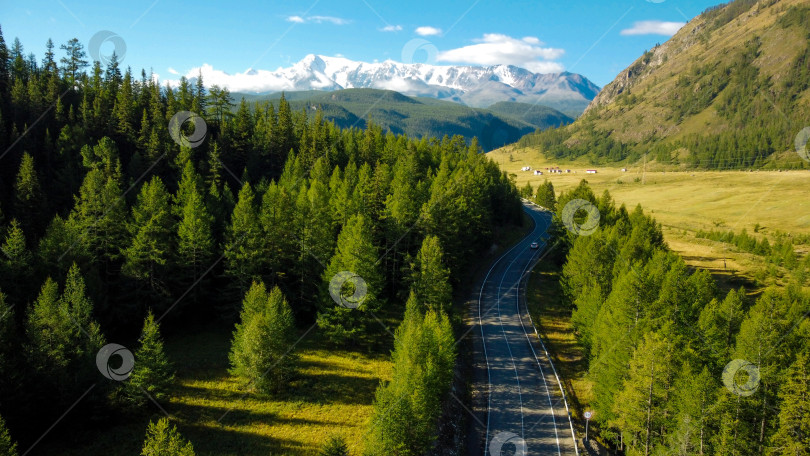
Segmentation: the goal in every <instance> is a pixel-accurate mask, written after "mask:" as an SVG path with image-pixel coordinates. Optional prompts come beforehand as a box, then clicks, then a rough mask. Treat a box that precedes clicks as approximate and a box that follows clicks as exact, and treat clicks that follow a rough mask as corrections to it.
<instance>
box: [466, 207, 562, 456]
mask: <svg viewBox="0 0 810 456" xmlns="http://www.w3.org/2000/svg"><path fill="white" fill-rule="evenodd" d="M524 210H525V211H526V212H527V213H528V214H529V215H530V216H531V218H532V219H533V220H534V223H535V226H534V229H533V230H532V232H531V233H530V234H529V235H528V236H526V237H525V238H523V239H522V240H521V241H520V242H519V243H518V244H517V245H515V246H514V247H513V248H512V249H511V250H509V251H507V252H506V253H505V254H503V256H501V257H500V258H499V259H498V260H497V261H496V262H495V263H494V264H493V265H492V267H491V268H490V270H489V271H488V273H487V275H486V277H485V278H484V281H483V283H482V286H481V289H480V291H479V293H478V324H479V325H480V329H481V341H482V345H483V353H484V361H485V364H486V371H487V379H486V381H487V383H488V385H486V386H485V391H487V392H488V398H487V403H486V404H485V407H486V411H487V413H486V423H485V425H486V426H485V427H486V431H485V435H486V440H485V443H484V448H483V454H484V456H505V455H507V454H510V455H511V454H515V455H516V456H518V455H545V454H548V455H560V456H561V455H577V454H578V450H577V449H576V445H575V443H574V442H575V437H574V430H573V425H572V423H571V420H570V414H569V413H568V407H567V403H566V401H565V398H564V396H563V393H562V390H561V388H560V384H559V380H558V377H557V374H556V373H555V371H554V368H553V366H552V364H551V362H550V360H549V357H548V354H547V353H546V351H545V348H544V347H543V345H542V342H541V341H540V339H539V338H538V337H537V334H536V332H535V330H534V326H533V324H532V322H531V318H530V317H529V315H528V313H527V312H526V306H525V299H526V296H525V289H526V287H525V285H526V280H527V278H528V274H529V272H530V271H531V269H532V267H533V266H534V265H535V264H536V263H537V261H538V260H539V259H540V257H541V256H542V254H543V252H544V250H545V247H546V246H545V242H544V240H543V239H542V238H544V237H545V236H544V235H545V233H546V230H547V229H548V227H549V226H550V224H551V214H550V213H548V212H544V211H542V210H540V209H539V207H537V206H535V205H533V204H531V203H525V202H524ZM532 242H539V244H540V246H539V248H538V249H532V248H531V246H530V245H531V243H532ZM482 424H483V423H482ZM506 442H508V443H509V444H506ZM501 448H503V454H501ZM513 452H514V453H513Z"/></svg>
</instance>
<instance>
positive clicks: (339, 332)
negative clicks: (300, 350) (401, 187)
mask: <svg viewBox="0 0 810 456" xmlns="http://www.w3.org/2000/svg"><path fill="white" fill-rule="evenodd" d="M362 282H364V283H365V284H366V288H365V290H359V291H358V290H357V289H356V288H355V287H356V286H358V284H360V283H362ZM382 283H383V282H382V276H381V274H380V271H379V269H378V256H377V248H376V247H375V246H374V244H373V242H372V239H371V227H370V226H369V223H368V222H367V220H366V218H365V217H363V216H362V215H355V216H353V217H352V218H351V219H349V221H348V222H347V223H346V225H345V226H344V227H343V230H341V232H340V235H339V236H338V240H337V247H336V249H335V254H334V256H333V257H332V259H331V261H330V262H329V266H328V267H327V268H326V271H324V274H323V286H324V291H323V293H322V298H321V309H320V311H319V312H318V326H319V327H320V328H321V329H323V330H324V332H325V333H326V334H327V336H328V337H329V338H330V339H331V340H333V341H335V342H339V343H346V342H349V341H353V342H354V343H357V342H358V339H359V338H362V337H364V336H366V335H367V334H368V332H369V330H370V328H369V325H370V323H371V321H373V320H371V318H372V315H373V312H375V311H377V310H378V309H379V306H380V302H379V298H378V297H379V296H380V293H381V289H382V287H381V285H382ZM338 285H340V286H341V289H340V290H330V287H337V286H338ZM355 294H357V296H356V299H358V300H359V301H358V302H353V301H351V299H355ZM332 295H339V296H338V299H339V300H340V301H341V302H340V303H337V302H335V300H334V297H333V296H332Z"/></svg>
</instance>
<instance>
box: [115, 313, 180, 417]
mask: <svg viewBox="0 0 810 456" xmlns="http://www.w3.org/2000/svg"><path fill="white" fill-rule="evenodd" d="M138 340H139V345H138V348H137V349H136V350H135V367H134V368H133V370H132V375H130V377H129V380H128V381H127V383H126V387H127V396H128V398H129V400H130V401H131V402H133V403H135V404H138V405H143V404H144V403H146V400H147V398H146V397H145V395H144V392H146V393H147V394H149V395H150V396H151V397H152V398H153V399H154V400H157V401H161V400H164V399H166V397H167V396H168V394H169V387H170V386H171V383H172V381H173V380H174V372H173V369H172V365H171V363H170V362H169V359H168V358H167V357H166V353H165V352H164V350H163V340H162V338H161V337H160V326H159V325H158V323H157V322H155V316H154V315H153V314H152V312H151V311H150V312H149V313H148V315H147V316H146V319H145V320H144V322H143V330H142V331H141V337H140V339H138Z"/></svg>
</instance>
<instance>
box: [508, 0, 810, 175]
mask: <svg viewBox="0 0 810 456" xmlns="http://www.w3.org/2000/svg"><path fill="white" fill-rule="evenodd" d="M808 125H810V3H808V2H807V0H782V1H774V0H761V1H752V0H737V1H735V2H732V3H730V4H728V5H724V6H720V7H716V8H712V9H710V10H708V11H707V12H705V13H704V14H702V15H701V16H699V17H697V18H695V19H693V20H692V21H690V22H689V23H688V24H687V25H686V26H685V27H683V28H682V29H681V30H680V31H679V32H678V33H677V34H676V35H675V36H674V37H673V38H672V39H670V40H669V41H667V42H666V43H664V44H662V45H660V46H657V47H655V48H654V49H652V50H651V51H648V52H646V53H645V54H644V55H643V56H642V57H640V58H639V59H638V60H637V61H636V62H634V63H633V64H632V65H631V66H630V67H629V68H627V69H626V70H624V71H623V72H622V73H621V74H619V76H618V77H617V78H616V79H615V80H614V81H613V82H612V83H610V84H609V85H607V86H606V87H605V88H604V89H603V90H602V92H601V93H600V94H599V96H598V97H597V98H596V99H595V100H594V101H593V102H592V103H591V105H590V106H589V108H588V110H587V111H586V113H585V114H584V115H583V116H582V117H580V119H578V120H577V121H576V122H575V123H574V124H572V125H570V126H568V127H566V128H562V129H559V130H554V131H548V132H545V133H542V134H537V135H530V136H528V137H526V138H524V139H523V140H522V142H521V144H522V145H524V146H534V147H539V148H541V149H542V150H543V151H544V152H545V153H546V154H547V155H548V156H549V157H555V158H562V157H567V158H575V157H582V156H584V157H586V158H587V159H588V160H590V161H591V162H618V161H626V162H633V161H636V160H641V159H643V158H644V157H645V155H646V158H647V160H648V161H650V160H655V161H658V162H663V163H672V164H681V165H689V166H693V167H705V168H719V169H727V168H747V167H773V168H776V167H793V168H802V167H804V168H806V167H810V163H807V162H806V161H804V160H802V159H801V158H800V157H799V155H798V154H797V153H796V150H795V146H794V142H795V138H796V136H797V135H798V133H799V132H800V131H801V130H802V129H803V128H804V127H806V126H808Z"/></svg>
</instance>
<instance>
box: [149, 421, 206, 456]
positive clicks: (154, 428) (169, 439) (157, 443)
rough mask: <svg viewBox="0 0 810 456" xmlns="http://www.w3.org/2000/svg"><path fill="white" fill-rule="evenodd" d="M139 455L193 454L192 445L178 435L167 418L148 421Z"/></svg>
mask: <svg viewBox="0 0 810 456" xmlns="http://www.w3.org/2000/svg"><path fill="white" fill-rule="evenodd" d="M141 456H194V446H193V445H192V444H191V442H189V441H188V440H186V439H185V438H183V436H182V435H180V432H178V431H177V428H176V427H175V426H174V425H172V424H170V423H169V419H168V418H161V419H160V420H158V422H157V423H155V422H150V423H149V427H147V429H146V440H145V441H144V442H143V448H142V449H141Z"/></svg>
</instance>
